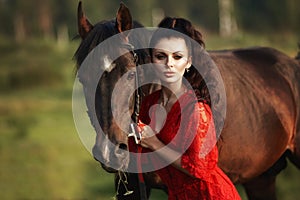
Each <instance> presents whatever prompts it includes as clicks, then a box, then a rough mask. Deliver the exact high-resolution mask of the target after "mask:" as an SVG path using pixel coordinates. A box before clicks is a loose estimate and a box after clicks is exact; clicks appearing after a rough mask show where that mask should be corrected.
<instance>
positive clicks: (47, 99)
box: [0, 0, 300, 200]
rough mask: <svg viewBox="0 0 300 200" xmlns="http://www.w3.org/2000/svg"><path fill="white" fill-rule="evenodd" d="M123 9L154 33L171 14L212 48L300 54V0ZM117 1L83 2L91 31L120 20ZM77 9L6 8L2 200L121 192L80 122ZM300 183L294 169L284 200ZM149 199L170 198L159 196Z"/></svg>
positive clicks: (0, 66)
mask: <svg viewBox="0 0 300 200" xmlns="http://www.w3.org/2000/svg"><path fill="white" fill-rule="evenodd" d="M123 2H124V3H125V4H126V5H127V6H128V7H129V9H130V11H131V13H132V16H133V18H134V19H136V20H138V21H140V22H141V23H142V24H143V25H144V26H147V27H151V26H156V25H157V23H158V22H159V21H160V20H161V19H162V18H163V17H164V16H179V17H184V18H187V19H189V20H190V21H192V22H193V23H194V24H195V25H196V26H197V27H198V28H199V29H200V30H201V32H202V33H203V35H204V40H205V42H206V48H207V49H208V50H212V49H228V48H239V47H248V46H270V47H274V48H276V49H279V50H280V51H283V52H285V53H286V54H288V55H289V56H291V57H294V56H296V55H297V52H298V46H297V43H298V42H299V41H300V26H299V24H300V12H299V8H300V1H298V0H285V1H282V0H202V1H200V0H185V1H178V0H164V1H161V0H152V1H141V0H123ZM119 3H120V1H117V0H110V1H108V0H106V1H104V0H100V1H97V0H83V6H84V9H85V11H86V14H87V16H88V18H89V19H90V21H91V22H93V23H96V22H98V21H100V20H103V19H112V18H114V17H115V14H116V11H117V9H118V8H119ZM77 5H78V0H0V24H1V28H0V199H4V200H6V199H7V200H11V199H47V200H48V199H49V200H52V199H68V200H69V199H70V200H71V199H93V200H94V199H103V200H105V199H112V197H113V196H114V194H115V193H114V189H113V188H114V186H113V175H112V174H107V173H106V172H104V171H103V170H102V169H101V167H100V165H99V164H98V163H97V162H96V161H94V160H93V157H92V155H91V154H90V153H89V151H88V150H87V149H85V147H84V145H83V144H82V142H81V141H80V137H79V136H78V134H77V132H76V127H75V125H74V122H73V116H72V87H73V83H74V78H75V72H74V68H75V62H74V61H73V60H72V58H73V54H74V52H75V51H76V48H77V47H78V45H79V42H80V39H78V38H76V36H77V21H76V20H77V18H76V15H77ZM91 137H92V138H93V137H94V136H93V135H92V136H91ZM299 180H300V171H299V170H297V169H296V168H295V167H294V166H292V165H291V164H290V163H288V168H287V169H285V170H284V171H283V172H282V173H281V174H280V175H279V176H278V179H277V182H278V184H277V194H278V199H280V200H281V199H283V200H296V199H299V197H300V183H299ZM237 187H238V189H239V191H240V193H241V195H242V197H243V199H246V198H245V194H244V191H243V190H242V188H241V187H240V186H237ZM151 199H155V200H160V199H167V197H166V195H165V194H163V193H162V192H160V191H154V193H153V195H152V197H151Z"/></svg>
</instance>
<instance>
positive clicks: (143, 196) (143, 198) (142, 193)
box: [123, 43, 148, 200]
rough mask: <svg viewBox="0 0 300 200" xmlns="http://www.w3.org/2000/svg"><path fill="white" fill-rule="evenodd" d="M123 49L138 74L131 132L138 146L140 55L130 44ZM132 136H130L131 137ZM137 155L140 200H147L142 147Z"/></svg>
mask: <svg viewBox="0 0 300 200" xmlns="http://www.w3.org/2000/svg"><path fill="white" fill-rule="evenodd" d="M123 47H124V48H126V49H128V50H129V51H130V53H131V54H132V55H133V58H134V63H135V66H136V72H135V87H136V91H135V96H134V102H135V103H134V109H133V114H132V120H133V121H134V124H131V130H132V132H133V134H130V135H133V136H134V137H135V141H136V143H137V144H138V140H139V139H140V138H138V137H137V135H138V134H139V133H138V130H137V128H136V126H137V124H138V120H139V113H140V104H141V89H140V79H139V70H138V55H137V53H136V51H135V50H134V46H133V45H132V44H130V43H127V44H123ZM130 135H128V136H129V137H130ZM136 153H137V170H138V186H139V191H140V194H139V196H140V199H141V200H147V199H148V197H147V192H146V184H145V180H144V177H143V173H142V163H141V153H142V147H141V146H140V145H137V148H136Z"/></svg>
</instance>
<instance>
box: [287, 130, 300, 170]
mask: <svg viewBox="0 0 300 200" xmlns="http://www.w3.org/2000/svg"><path fill="white" fill-rule="evenodd" d="M299 129H300V125H299ZM293 146H294V148H293V149H291V151H290V153H289V154H288V158H289V160H290V161H291V162H292V163H293V164H294V165H295V166H296V167H297V168H298V169H300V130H299V131H298V132H297V133H296V136H295V140H294V145H293Z"/></svg>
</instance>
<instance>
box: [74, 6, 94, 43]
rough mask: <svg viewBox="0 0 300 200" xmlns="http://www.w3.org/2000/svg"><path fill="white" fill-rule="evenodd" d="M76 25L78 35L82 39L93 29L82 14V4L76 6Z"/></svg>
mask: <svg viewBox="0 0 300 200" xmlns="http://www.w3.org/2000/svg"><path fill="white" fill-rule="evenodd" d="M77 23H78V33H79V35H80V37H81V38H82V39H84V38H86V36H87V35H88V33H89V32H90V31H91V30H92V29H93V28H94V26H93V25H92V24H91V23H90V22H89V20H88V19H87V18H86V16H85V14H84V13H83V9H82V2H81V1H80V2H79V4H78V10H77Z"/></svg>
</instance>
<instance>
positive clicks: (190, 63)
mask: <svg viewBox="0 0 300 200" xmlns="http://www.w3.org/2000/svg"><path fill="white" fill-rule="evenodd" d="M187 61H188V63H187V67H186V69H189V68H190V67H191V66H192V56H190V57H189V58H188V60H187Z"/></svg>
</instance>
